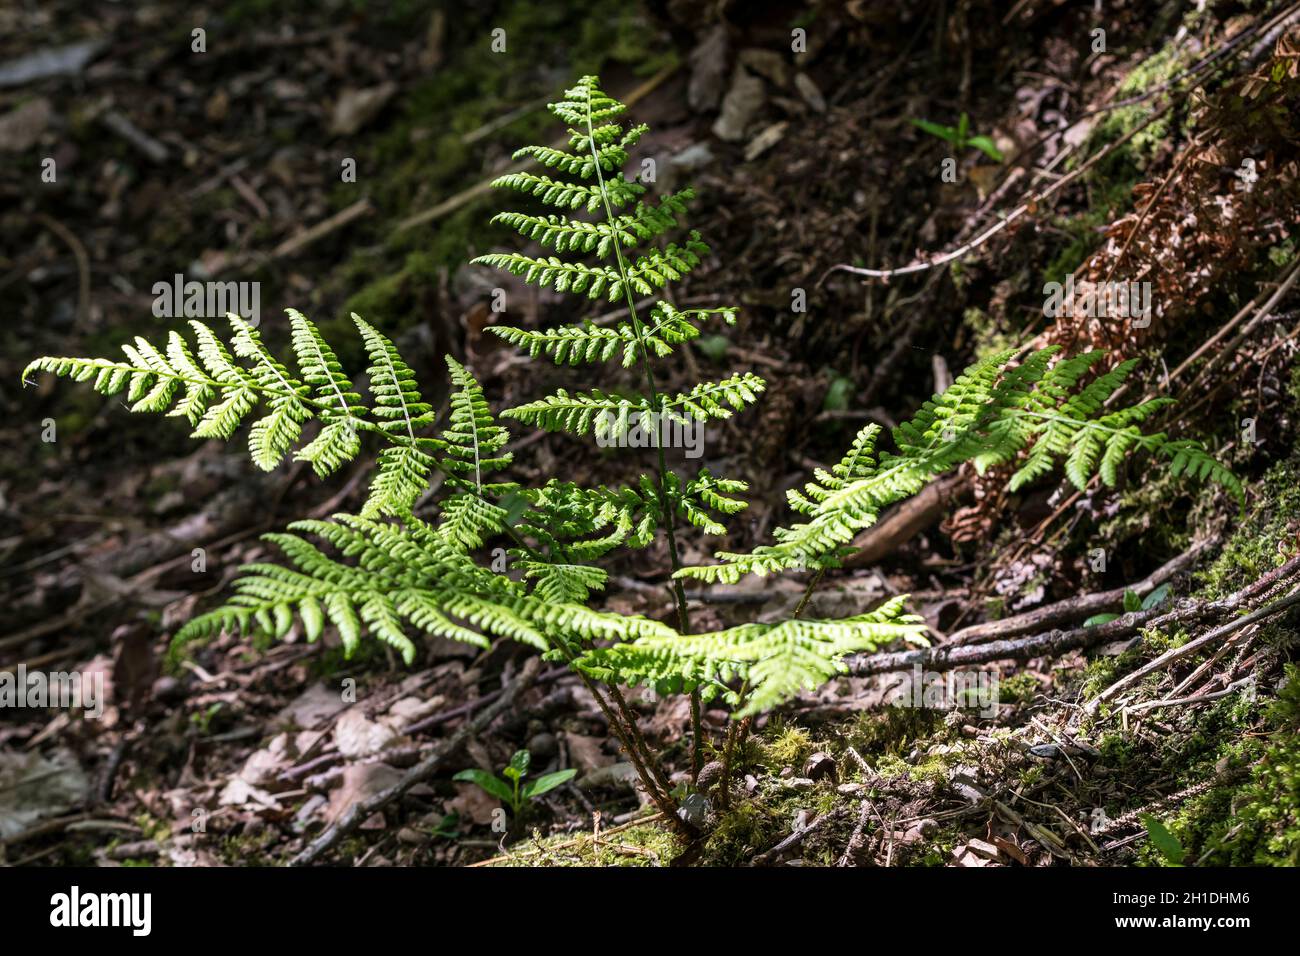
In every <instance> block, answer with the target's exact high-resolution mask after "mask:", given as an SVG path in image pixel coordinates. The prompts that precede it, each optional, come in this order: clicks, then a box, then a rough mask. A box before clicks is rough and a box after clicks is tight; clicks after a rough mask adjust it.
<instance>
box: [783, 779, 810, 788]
mask: <svg viewBox="0 0 1300 956" xmlns="http://www.w3.org/2000/svg"><path fill="white" fill-rule="evenodd" d="M785 785H786V786H787V787H791V788H793V789H795V790H811V789H812V788H813V787H815V786H817V784H816V782H814V781H812V780H809V779H808V778H807V777H791V778H790V779H789V780H786V781H785Z"/></svg>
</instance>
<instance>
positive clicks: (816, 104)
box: [794, 73, 826, 113]
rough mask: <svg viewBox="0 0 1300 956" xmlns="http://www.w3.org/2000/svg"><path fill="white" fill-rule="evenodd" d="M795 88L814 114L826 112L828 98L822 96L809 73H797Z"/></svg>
mask: <svg viewBox="0 0 1300 956" xmlns="http://www.w3.org/2000/svg"><path fill="white" fill-rule="evenodd" d="M794 88H795V89H796V90H798V91H799V95H800V96H802V97H803V101H804V102H805V103H807V104H808V106H809V107H810V108H811V109H812V111H813V112H814V113H825V112H826V97H824V96H822V91H821V90H819V89H818V88H817V84H816V83H814V82H813V79H812V77H811V76H809V75H808V74H807V73H796V74H795V75H794Z"/></svg>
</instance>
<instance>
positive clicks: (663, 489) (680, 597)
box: [586, 95, 704, 779]
mask: <svg viewBox="0 0 1300 956" xmlns="http://www.w3.org/2000/svg"><path fill="white" fill-rule="evenodd" d="M586 120H587V148H588V149H589V150H591V159H592V163H593V165H594V168H595V171H596V184H597V187H598V188H599V189H600V199H601V203H602V205H603V206H604V208H605V221H606V222H607V223H608V224H609V226H610V228H611V229H613V228H616V227H617V222H616V220H615V217H614V208H613V206H611V205H610V201H609V189H608V188H607V187H606V185H605V174H604V173H603V172H602V171H601V168H600V154H599V152H598V151H597V149H596V131H595V128H594V126H593V125H592V121H591V97H590V95H589V96H588V97H587V100H586ZM612 245H613V250H614V260H615V262H616V263H617V265H618V274H619V277H620V278H621V279H622V282H623V297H624V299H625V300H626V302H627V312H628V317H629V318H630V319H631V320H632V332H633V334H634V335H635V336H636V340H637V348H638V350H639V351H640V353H641V368H642V369H643V370H644V372H645V380H646V390H647V391H648V392H649V396H648V398H649V400H650V407H651V408H653V409H654V410H655V413H656V414H661V413H662V411H663V410H662V408H661V407H660V406H661V404H662V403H661V400H660V397H659V389H658V387H657V386H656V384H655V376H654V369H653V368H652V366H651V363H650V350H649V349H648V348H647V347H646V341H645V326H644V325H642V324H641V317H640V315H639V314H638V313H637V308H636V300H635V299H633V298H632V287H631V285H629V283H628V279H627V262H626V260H624V258H623V247H622V243H620V242H618V241H615V242H614V243H613V244H612ZM655 451H656V452H657V457H658V469H659V507H660V509H661V510H662V511H663V523H664V531H665V532H666V533H667V537H668V556H669V560H670V561H671V562H672V568H673V575H674V576H673V577H672V579H671V580H672V590H673V599H674V602H675V604H676V608H677V630H678V632H679V633H681V634H687V633H689V632H690V617H689V615H688V613H687V610H686V592H685V590H684V589H683V587H682V582H681V579H680V578H678V577H676V573H677V572H678V571H680V570H681V568H682V560H681V554H680V552H679V551H678V550H677V531H676V528H675V524H676V509H675V508H674V507H673V505H672V503H671V502H670V501H669V499H668V486H667V482H666V480H665V476H666V475H667V473H668V458H667V456H666V455H665V454H664V448H663V443H662V442H660V441H656V442H655ZM703 730H704V726H703V723H702V721H701V720H700V692H699V690H698V689H696V690H694V691H692V692H691V737H692V740H691V777H692V779H697V778H698V777H699V775H700V769H701V768H702V767H703V764H704V758H703V754H704V734H703ZM656 769H657V768H656Z"/></svg>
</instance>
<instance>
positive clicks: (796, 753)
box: [762, 727, 813, 771]
mask: <svg viewBox="0 0 1300 956" xmlns="http://www.w3.org/2000/svg"><path fill="white" fill-rule="evenodd" d="M812 752H813V742H812V737H810V736H809V734H808V731H806V730H804V729H803V728H802V727H785V728H781V729H779V730H778V731H777V733H776V736H775V738H774V739H772V740H769V741H767V742H766V743H765V744H764V745H763V751H762V754H763V756H762V764H763V766H765V767H767V768H768V769H769V770H773V771H776V770H780V769H781V768H782V767H795V768H799V767H802V766H803V762H804V761H805V760H806V759H807V758H808V757H809V755H811V754H812Z"/></svg>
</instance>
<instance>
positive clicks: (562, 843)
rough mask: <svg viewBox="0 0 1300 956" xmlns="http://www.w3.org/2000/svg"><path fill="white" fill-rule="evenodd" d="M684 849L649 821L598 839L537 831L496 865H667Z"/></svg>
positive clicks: (666, 831)
mask: <svg viewBox="0 0 1300 956" xmlns="http://www.w3.org/2000/svg"><path fill="white" fill-rule="evenodd" d="M681 850H682V848H681V845H680V844H679V843H678V842H677V839H676V838H675V837H674V836H673V835H672V833H670V832H669V831H668V830H667V829H666V828H664V827H661V826H656V825H655V824H652V823H646V824H639V825H637V826H632V827H628V828H627V829H626V830H619V831H618V832H617V833H611V834H609V835H608V836H602V837H601V838H600V839H599V840H596V839H594V838H593V836H592V834H590V833H578V834H558V835H556V836H550V837H542V836H541V835H540V834H534V836H533V837H532V838H531V839H529V840H525V841H522V842H520V843H518V844H516V845H515V846H513V847H511V848H510V849H509V850H508V851H507V852H506V854H505V856H503V857H502V858H501V859H499V860H497V861H495V862H494V863H493V866H501V867H520V866H528V867H532V866H668V865H670V864H671V863H672V861H673V860H674V859H675V858H676V857H677V855H678V854H680V853H681Z"/></svg>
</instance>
